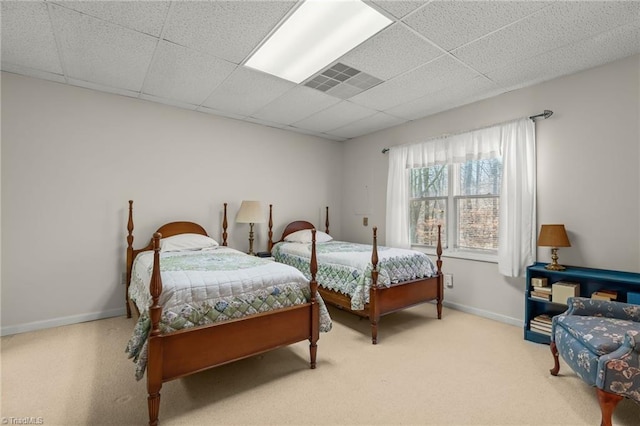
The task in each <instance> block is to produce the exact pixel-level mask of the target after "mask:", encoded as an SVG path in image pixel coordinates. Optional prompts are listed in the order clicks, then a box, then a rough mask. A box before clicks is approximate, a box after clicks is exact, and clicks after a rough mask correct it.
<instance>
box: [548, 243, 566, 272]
mask: <svg viewBox="0 0 640 426" xmlns="http://www.w3.org/2000/svg"><path fill="white" fill-rule="evenodd" d="M544 269H548V270H550V271H564V270H565V269H567V268H565V267H564V266H562V265H559V264H558V249H557V248H556V247H553V248H552V249H551V263H550V264H548V265H547V266H545V267H544Z"/></svg>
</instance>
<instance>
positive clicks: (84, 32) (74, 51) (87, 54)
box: [49, 4, 157, 91]
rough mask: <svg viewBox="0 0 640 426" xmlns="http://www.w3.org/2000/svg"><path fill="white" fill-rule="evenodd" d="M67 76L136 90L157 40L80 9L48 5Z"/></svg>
mask: <svg viewBox="0 0 640 426" xmlns="http://www.w3.org/2000/svg"><path fill="white" fill-rule="evenodd" d="M49 9H50V11H51V19H52V22H53V24H54V26H55V28H56V33H57V37H58V39H59V45H60V50H61V54H62V58H63V61H64V68H65V71H66V72H67V75H68V76H69V77H70V78H76V79H79V80H83V81H91V82H94V83H97V84H100V85H103V86H109V87H117V88H121V89H125V90H133V91H139V90H140V89H141V88H142V83H143V81H144V76H145V74H146V72H147V69H148V68H149V63H150V62H151V58H152V56H153V51H154V49H155V47H156V44H157V40H156V39H155V38H153V37H151V36H148V35H146V34H142V33H139V32H137V31H133V30H130V29H127V28H124V27H121V26H118V25H115V24H111V23H108V22H106V21H102V20H99V19H96V18H93V17H90V16H88V15H84V14H82V13H79V12H75V11H71V10H69V9H65V8H62V7H59V6H56V5H53V4H52V5H50V6H49Z"/></svg>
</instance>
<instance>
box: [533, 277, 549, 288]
mask: <svg viewBox="0 0 640 426" xmlns="http://www.w3.org/2000/svg"><path fill="white" fill-rule="evenodd" d="M531 285H532V286H533V287H547V286H548V285H549V280H548V279H547V278H531Z"/></svg>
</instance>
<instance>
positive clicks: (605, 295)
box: [591, 288, 618, 300]
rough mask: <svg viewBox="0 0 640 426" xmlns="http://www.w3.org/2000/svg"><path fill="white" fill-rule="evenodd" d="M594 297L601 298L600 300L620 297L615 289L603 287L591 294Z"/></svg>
mask: <svg viewBox="0 0 640 426" xmlns="http://www.w3.org/2000/svg"><path fill="white" fill-rule="evenodd" d="M591 298H592V299H600V300H616V299H617V298H618V292H617V291H615V290H607V289H604V288H603V289H601V290H598V291H594V292H593V293H592V294H591Z"/></svg>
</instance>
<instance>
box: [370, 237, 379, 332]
mask: <svg viewBox="0 0 640 426" xmlns="http://www.w3.org/2000/svg"><path fill="white" fill-rule="evenodd" d="M371 265H372V269H371V288H370V290H369V321H370V322H371V343H373V344H374V345H375V344H377V343H378V321H379V320H380V309H379V307H378V303H377V297H378V294H377V292H378V227H377V226H374V227H373V250H372V253H371Z"/></svg>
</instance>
